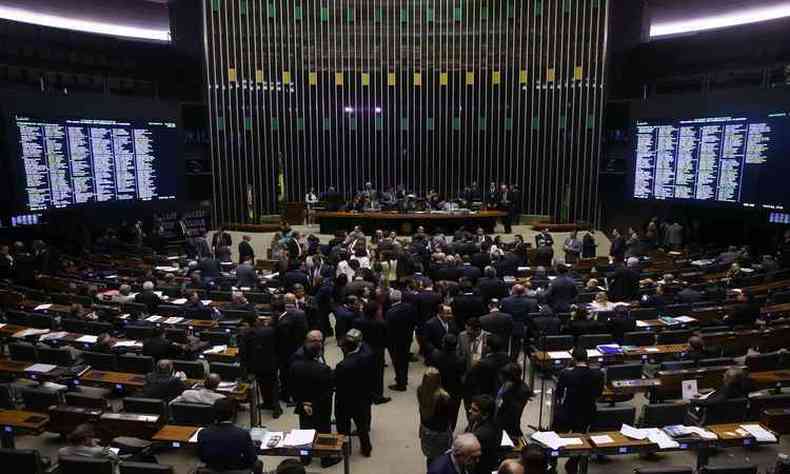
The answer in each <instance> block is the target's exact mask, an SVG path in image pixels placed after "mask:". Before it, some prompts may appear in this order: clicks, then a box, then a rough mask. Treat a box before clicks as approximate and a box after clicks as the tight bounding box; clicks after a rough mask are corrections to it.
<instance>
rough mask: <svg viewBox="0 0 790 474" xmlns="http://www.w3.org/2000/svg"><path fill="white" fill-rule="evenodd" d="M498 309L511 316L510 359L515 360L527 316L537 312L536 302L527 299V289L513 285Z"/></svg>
mask: <svg viewBox="0 0 790 474" xmlns="http://www.w3.org/2000/svg"><path fill="white" fill-rule="evenodd" d="M500 308H501V309H502V311H503V312H505V313H508V314H510V315H512V316H513V341H512V342H513V343H512V345H511V347H510V357H511V358H513V359H514V360H516V359H517V358H518V355H519V353H520V352H521V347H522V341H523V339H524V337H526V335H527V332H526V329H527V321H528V318H529V315H530V313H537V312H538V311H539V307H538V300H537V299H535V298H530V297H528V296H527V289H526V288H525V287H524V286H523V285H513V288H511V289H510V296H508V297H507V298H504V299H503V300H502V303H501V305H500Z"/></svg>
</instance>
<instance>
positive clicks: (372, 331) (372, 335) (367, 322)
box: [352, 301, 392, 405]
mask: <svg viewBox="0 0 790 474" xmlns="http://www.w3.org/2000/svg"><path fill="white" fill-rule="evenodd" d="M378 312H379V303H377V302H376V301H369V302H368V303H367V306H366V307H365V311H364V314H363V315H362V316H360V317H358V318H357V319H355V320H354V322H353V324H352V325H353V327H354V328H355V329H359V330H360V332H362V339H363V340H364V341H365V346H366V347H367V348H368V349H369V350H370V352H371V354H372V356H373V380H374V384H373V403H375V404H376V405H379V404H382V403H387V402H389V401H390V400H392V399H391V398H390V397H385V396H384V351H385V350H386V348H387V323H386V322H384V321H383V320H381V319H378V318H377V317H376V314H378Z"/></svg>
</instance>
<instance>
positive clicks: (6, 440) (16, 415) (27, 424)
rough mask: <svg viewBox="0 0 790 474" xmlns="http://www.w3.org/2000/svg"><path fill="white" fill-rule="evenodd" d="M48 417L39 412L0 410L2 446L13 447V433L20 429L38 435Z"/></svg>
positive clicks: (47, 421) (42, 430)
mask: <svg viewBox="0 0 790 474" xmlns="http://www.w3.org/2000/svg"><path fill="white" fill-rule="evenodd" d="M47 423H49V417H48V416H47V415H43V414H41V413H35V412H32V411H23V410H0V426H2V427H3V430H2V435H0V436H2V440H1V441H2V446H3V447H4V448H13V447H14V433H15V432H16V431H20V432H23V433H30V434H35V435H39V434H41V433H43V432H44V429H45V427H46V426H47Z"/></svg>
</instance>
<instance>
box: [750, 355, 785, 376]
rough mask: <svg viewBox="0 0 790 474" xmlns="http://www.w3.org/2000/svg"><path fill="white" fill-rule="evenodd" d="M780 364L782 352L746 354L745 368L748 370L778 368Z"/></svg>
mask: <svg viewBox="0 0 790 474" xmlns="http://www.w3.org/2000/svg"><path fill="white" fill-rule="evenodd" d="M781 364H782V354H781V353H779V352H771V353H768V354H754V355H747V356H746V368H747V369H749V371H750V372H767V371H769V370H779V367H780V366H781Z"/></svg>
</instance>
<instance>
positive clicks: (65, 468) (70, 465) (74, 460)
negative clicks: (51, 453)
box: [58, 456, 113, 474]
mask: <svg viewBox="0 0 790 474" xmlns="http://www.w3.org/2000/svg"><path fill="white" fill-rule="evenodd" d="M58 466H60V472H61V474H113V464H112V460H110V459H103V458H89V457H85V456H60V457H59V458H58Z"/></svg>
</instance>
